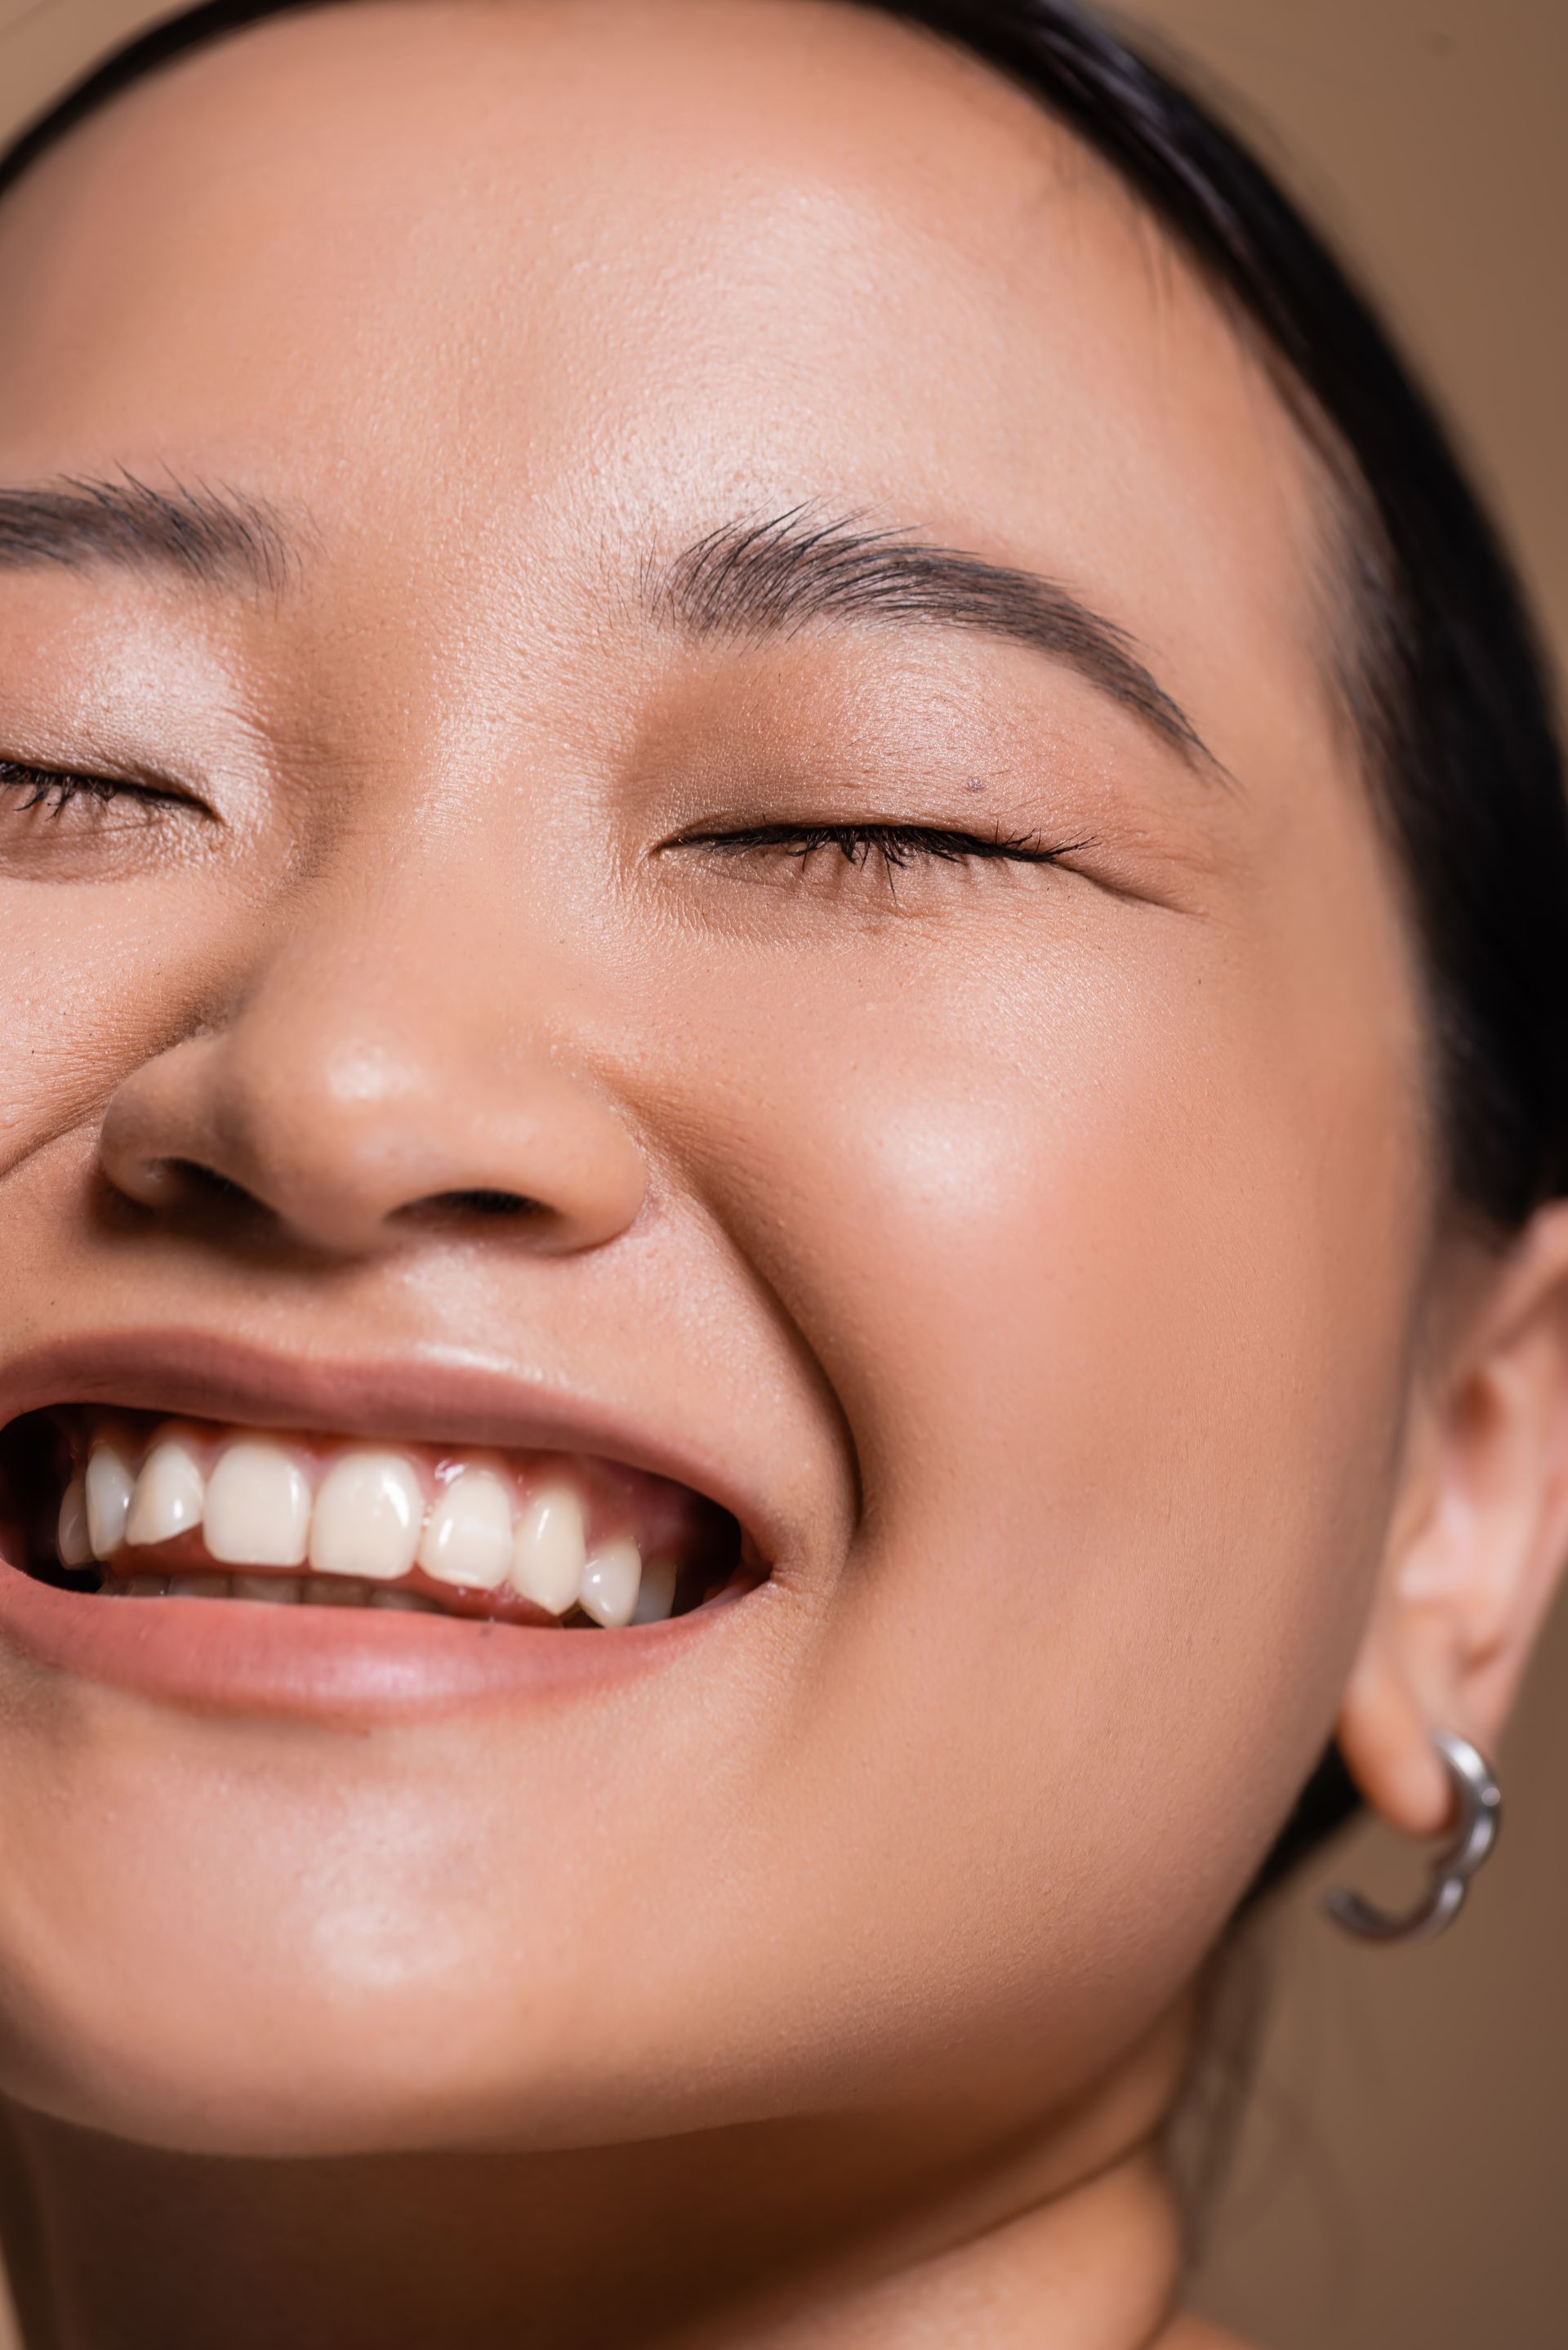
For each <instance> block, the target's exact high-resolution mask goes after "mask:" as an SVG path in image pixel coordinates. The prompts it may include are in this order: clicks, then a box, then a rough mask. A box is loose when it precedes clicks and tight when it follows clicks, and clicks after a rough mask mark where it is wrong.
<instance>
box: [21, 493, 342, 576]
mask: <svg viewBox="0 0 1568 2350" xmlns="http://www.w3.org/2000/svg"><path fill="white" fill-rule="evenodd" d="M294 559H295V558H294V549H293V546H292V545H291V542H290V540H289V538H288V536H287V534H286V532H285V530H284V528H283V525H282V524H281V523H280V522H279V520H278V518H277V516H276V515H275V514H274V513H273V512H272V510H271V508H270V507H269V506H267V505H265V504H264V503H263V502H262V501H261V500H260V499H257V498H252V497H247V496H245V495H244V494H242V493H241V492H239V491H236V490H232V489H228V488H222V487H213V486H212V485H211V484H206V483H201V484H187V483H184V482H181V481H178V480H175V479H173V478H171V480H170V482H169V483H168V484H167V485H166V486H164V487H161V488H160V487H157V486H155V485H154V484H152V483H151V482H144V481H140V480H139V479H138V478H137V476H136V475H135V474H134V473H121V474H119V476H118V477H117V478H115V479H114V480H112V481H109V480H106V481H92V480H81V479H77V478H76V477H74V476H69V477H67V478H66V479H64V480H62V481H59V482H56V483H51V484H47V485H46V486H44V487H43V488H37V489H32V488H15V489H9V488H0V571H3V570H13V571H19V570H26V569H29V568H31V567H33V566H35V565H37V564H48V563H53V564H58V565H61V566H63V567H65V568H66V569H67V570H70V571H86V570H90V569H93V568H96V567H100V566H109V567H114V568H119V569H121V570H127V571H143V572H145V571H158V570H163V571H172V572H175V573H177V574H180V575H181V576H182V577H185V578H187V579H190V580H192V581H194V582H195V583H196V584H197V585H199V586H202V587H229V586H234V585H235V584H242V585H246V584H248V585H250V586H253V587H262V588H265V589H267V590H268V591H270V592H272V593H274V594H275V593H277V592H278V591H279V590H281V589H282V588H283V587H285V585H286V583H287V580H288V578H289V576H290V574H291V572H292V570H293V567H294Z"/></svg>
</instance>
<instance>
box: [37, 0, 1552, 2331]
mask: <svg viewBox="0 0 1568 2350" xmlns="http://www.w3.org/2000/svg"><path fill="white" fill-rule="evenodd" d="M154 13H157V12H156V11H154V10H152V9H150V8H148V7H147V6H145V5H140V6H139V5H134V0H20V5H18V0H9V5H6V0H0V118H11V119H15V118H16V117H19V116H20V115H22V114H24V113H26V112H28V111H30V110H31V109H32V108H33V107H34V106H36V105H37V104H39V103H41V102H42V100H43V99H45V98H46V97H47V95H48V94H49V92H50V91H51V90H52V89H53V88H55V87H57V84H58V82H59V80H60V79H61V78H62V77H63V76H64V75H65V74H67V73H68V72H71V71H74V70H75V69H76V68H78V66H79V65H80V64H81V63H82V62H84V61H85V60H86V59H87V58H88V57H89V56H90V55H91V54H92V53H93V51H94V50H95V49H96V48H98V47H102V46H104V45H105V44H106V43H107V42H108V41H109V40H110V39H111V38H113V37H114V36H117V35H118V34H119V32H121V31H122V30H124V29H126V28H128V27H129V26H131V25H132V24H134V23H136V22H137V21H139V20H141V19H143V18H147V17H150V16H151V15H153V14H154ZM1130 13H1131V14H1132V15H1133V16H1136V17H1138V18H1141V19H1142V20H1143V21H1144V22H1145V23H1146V24H1147V25H1149V26H1154V27H1156V28H1158V32H1159V33H1160V35H1161V36H1167V37H1168V38H1170V39H1172V40H1174V41H1176V42H1179V44H1180V45H1181V46H1182V47H1184V48H1185V50H1186V51H1187V52H1188V54H1189V57H1193V58H1195V59H1197V60H1199V63H1200V65H1201V68H1202V69H1203V71H1204V73H1205V75H1206V76H1207V77H1208V78H1210V80H1211V81H1212V82H1214V83H1215V84H1217V86H1218V87H1219V88H1220V89H1221V90H1225V91H1229V92H1230V93H1231V97H1232V99H1233V100H1234V102H1235V110H1237V111H1238V112H1240V114H1241V117H1242V119H1243V120H1245V121H1246V123H1247V124H1248V126H1249V128H1250V129H1251V132H1252V134H1253V136H1254V138H1256V139H1257V140H1259V141H1260V143H1261V144H1262V146H1263V147H1264V148H1265V150H1266V151H1268V152H1269V153H1271V154H1272V157H1273V158H1274V160H1275V161H1277V162H1279V163H1280V164H1282V167H1283V168H1284V170H1285V171H1286V172H1287V174H1288V175H1289V176H1290V177H1291V178H1293V180H1294V182H1295V183H1296V184H1297V186H1298V187H1299V188H1300V189H1301V190H1303V192H1305V194H1306V195H1307V196H1308V198H1309V199H1310V200H1311V202H1312V203H1314V205H1315V207H1316V209H1317V211H1318V213H1319V214H1320V215H1321V216H1323V217H1324V218H1326V219H1327V221H1328V222H1329V223H1330V224H1331V225H1332V226H1333V227H1334V229H1335V230H1336V231H1337V233H1338V234H1339V235H1340V238H1341V240H1342V242H1343V243H1345V244H1346V245H1348V246H1349V247H1350V248H1351V249H1352V250H1353V251H1354V252H1355V254H1356V255H1357V256H1358V257H1359V259H1360V261H1361V263H1362V265H1363V267H1364V269H1365V270H1366V273H1367V274H1368V275H1369V276H1370V277H1371V278H1372V280H1373V281H1374V283H1375V284H1376V286H1377V287H1378V289H1379V290H1380V292H1381V293H1382V295H1383V297H1384V299H1385V302H1386V306H1387V307H1389V308H1390V309H1391V311H1392V312H1393V314H1394V316H1395V317H1396V318H1397V321H1398V323H1399V325H1400V326H1401V328H1403V329H1404V331H1405V334H1406V336H1407V339H1408V340H1409V342H1410V343H1411V344H1413V346H1414V347H1415V348H1416V349H1417V352H1418V353H1419V354H1420V355H1421V357H1422V358H1423V359H1424V360H1425V361H1426V363H1427V366H1428V370H1429V372H1430V373H1431V374H1432V376H1433V377H1434V378H1435V379H1436V380H1437V382H1438V386H1439V388H1440V389H1441V391H1442V393H1443V395H1444V396H1445V398H1446V400H1447V401H1448V403H1449V409H1450V411H1451V412H1452V413H1453V415H1454V416H1455V417H1456V418H1457V419H1458V421H1459V424H1460V426H1461V429H1462V431H1463V432H1464V433H1465V435H1466V437H1467V439H1468V440H1469V443H1470V445H1471V447H1472V449H1473V450H1474V452H1475V453H1476V456H1477V460H1478V463H1479V465H1480V470H1481V472H1482V473H1483V475H1484V476H1485V477H1486V478H1487V480H1488V481H1489V482H1490V484H1491V485H1492V488H1493V490H1494V492H1495V494H1496V497H1497V499H1498V502H1499V504H1500V505H1501V509H1502V512H1503V514H1504V515H1505V517H1506V518H1507V520H1508V521H1509V523H1510V524H1511V526H1512V529H1513V531H1514V534H1515V537H1516V540H1517V543H1518V545H1519V546H1520V548H1521V553H1522V556H1523V559H1524V562H1525V566H1526V568H1527V570H1528V572H1529V574H1530V576H1531V577H1532V580H1533V581H1534V584H1535V586H1536V588H1537V590H1538V592H1539V594H1540V596H1541V598H1542V604H1543V607H1544V609H1545V611H1546V614H1547V617H1548V619H1549V621H1550V623H1551V625H1552V630H1553V633H1554V636H1555V639H1556V641H1557V643H1558V644H1559V645H1563V644H1565V643H1568V460H1565V458H1564V453H1563V449H1564V442H1563V422H1564V419H1563V404H1564V393H1565V391H1568V306H1565V304H1564V300H1563V275H1562V268H1561V258H1560V256H1561V248H1562V245H1563V237H1564V231H1565V228H1568V135H1565V132H1568V125H1565V123H1564V101H1565V98H1568V0H1141V5H1137V6H1136V7H1134V8H1133V9H1132V10H1131V11H1130ZM1565 1693H1568V1618H1565V1617H1563V1615H1562V1614H1560V1616H1559V1619H1558V1627H1557V1631H1556V1634H1555V1637H1554V1638H1552V1640H1551V1641H1550V1642H1549V1643H1548V1647H1547V1650H1546V1653H1545V1654H1544V1655H1543V1657H1542V1659H1541V1662H1540V1665H1539V1668H1538V1669H1537V1671H1536V1674H1535V1676H1534V1679H1533V1681H1532V1686H1531V1688H1530V1690H1529V1692H1528V1695H1527V1700H1526V1703H1525V1705H1524V1707H1523V1710H1522V1713H1521V1720H1520V1721H1519V1725H1518V1728H1517V1731H1516V1732H1515V1734H1514V1736H1513V1738H1512V1739H1511V1742H1510V1746H1509V1750H1508V1753H1507V1756H1506V1758H1505V1773H1504V1776H1505V1784H1506V1787H1507V1791H1508V1794H1509V1798H1510V1811H1509V1817H1508V1831H1507V1835H1506V1838H1505V1841H1504V1844H1503V1846H1502V1849H1501V1855H1500V1857H1499V1859H1498V1860H1497V1862H1496V1864H1495V1865H1494V1866H1493V1867H1492V1868H1491V1869H1490V1871H1489V1873H1488V1876H1487V1877H1486V1879H1485V1881H1484V1883H1483V1885H1482V1887H1481V1888H1480V1891H1479V1893H1478V1897H1477V1900H1476V1903H1475V1905H1474V1908H1473V1911H1472V1912H1471V1914H1470V1915H1469V1916H1467V1918H1466V1919H1465V1920H1464V1922H1463V1925H1462V1927H1461V1928H1460V1929H1459V1931H1458V1932H1457V1933H1456V1934H1455V1935H1453V1936H1452V1937H1450V1939H1449V1940H1448V1941H1447V1942H1445V1943H1443V1944H1441V1945H1439V1946H1437V1947H1435V1948H1433V1949H1431V1950H1421V1951H1417V1952H1412V1953H1409V1954H1404V1955H1397V1954H1393V1953H1384V1952H1372V1953H1368V1952H1365V1951H1361V1950H1352V1949H1351V1948H1349V1947H1348V1946H1346V1945H1344V1944H1341V1943H1339V1942H1338V1941H1336V1940H1335V1939H1334V1938H1332V1937H1331V1936H1330V1934H1329V1933H1328V1931H1327V1930H1326V1929H1323V1928H1321V1927H1320V1926H1319V1924H1318V1922H1317V1920H1316V1918H1314V1915H1313V1900H1314V1891H1315V1887H1314V1885H1304V1886H1303V1887H1302V1888H1301V1889H1300V1891H1299V1892H1298V1893H1297V1894H1296V1895H1294V1896H1293V1898H1292V1901H1291V1903H1290V1905H1289V1909H1288V1914H1287V1915H1286V1917H1285V1918H1283V1920H1282V1926H1281V1929H1280V1933H1279V1948H1278V1950H1277V1951H1276V1952H1275V1953H1273V1955H1272V1963H1273V1965H1274V1967H1275V1970H1276V1976H1277V1986H1276V1993H1275V1998H1274V2002H1273V2008H1272V2022H1271V2024H1270V2026H1269V2029H1268V2032H1267V2033H1266V2036H1265V2041H1264V2045H1263V2049H1262V2056H1261V2060H1260V2067H1259V2073H1258V2078H1257V2083H1256V2086H1255V2091H1254V2095H1253V2096H1252V2100H1251V2110H1250V2116H1249V2119H1248V2122H1247V2126H1246V2129H1245V2132H1244V2136H1243V2144H1242V2150H1241V2160H1240V2163H1239V2167H1238V2169H1237V2172H1236V2174H1235V2177H1234V2178H1233V2180H1232V2183H1231V2187H1230V2189H1229V2190H1228V2191H1227V2193H1226V2194H1225V2195H1224V2197H1223V2198H1222V2199H1220V2205H1219V2207H1218V2209H1217V2210H1216V2212H1215V2214H1214V2220H1213V2228H1212V2233H1213V2237H1214V2241H1215V2244H1216V2250H1215V2251H1214V2252H1213V2253H1212V2255H1211V2256H1210V2260H1209V2261H1208V2262H1207V2264H1206V2266H1205V2269H1204V2271H1203V2273H1202V2277H1201V2281H1200V2282H1201V2293H1202V2297H1203V2300H1204V2302H1205V2304H1206V2305H1207V2306H1208V2307H1209V2308H1210V2309H1211V2311H1212V2312H1213V2313H1214V2314H1216V2315H1218V2316H1221V2317H1224V2318H1226V2319H1228V2320H1229V2321H1230V2322H1231V2324H1236V2325H1238V2326H1239V2327H1241V2329H1242V2330H1243V2331H1245V2332H1247V2333H1249V2334H1252V2335H1255V2337H1256V2338H1257V2339H1258V2340H1259V2341H1260V2342H1261V2343H1263V2344H1266V2345H1268V2350H1328V2345H1333V2350H1417V2345H1418V2350H1563V2344H1564V2343H1565V2342H1568V2227H1565V2226H1564V2224H1563V2200H1564V2194H1565V2190H1568V1866H1564V1858H1563V1854H1564V1847H1565V1846H1568V1705H1565V1704H1564V1702H1563V1698H1564V1695H1565ZM1375 1845H1376V1840H1374V1846H1375ZM1395 1866H1396V1863H1395V1861H1394V1860H1393V1859H1392V1858H1391V1857H1390V1856H1388V1855H1386V1853H1384V1852H1383V1851H1382V1850H1381V1849H1378V1848H1369V1847H1368V1845H1367V1840H1366V1838H1363V1839H1361V1841H1360V1843H1359V1844H1358V1846H1356V1847H1355V1849H1354V1850H1353V1851H1352V1852H1351V1853H1350V1854H1348V1855H1346V1856H1336V1867H1337V1868H1338V1869H1342V1870H1351V1869H1354V1871H1355V1873H1356V1875H1357V1876H1358V1877H1361V1878H1363V1879H1365V1880H1366V1881H1367V1882H1369V1883H1373V1884H1376V1882H1378V1881H1379V1877H1380V1874H1381V1877H1382V1881H1385V1882H1386V1881H1388V1877H1389V1872H1390V1871H1391V1870H1393V1869H1394V1868H1395ZM3 2337H4V2324H3V2319H0V2350H5V2343H4V2338H3Z"/></svg>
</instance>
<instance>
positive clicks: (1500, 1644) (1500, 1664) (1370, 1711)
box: [1339, 1202, 1568, 1835]
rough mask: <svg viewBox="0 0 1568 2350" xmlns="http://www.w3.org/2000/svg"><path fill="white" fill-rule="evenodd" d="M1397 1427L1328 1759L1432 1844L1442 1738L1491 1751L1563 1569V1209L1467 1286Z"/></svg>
mask: <svg viewBox="0 0 1568 2350" xmlns="http://www.w3.org/2000/svg"><path fill="white" fill-rule="evenodd" d="M1466 1286H1467V1292H1468V1295H1467V1304H1466V1306H1465V1309H1464V1312H1463V1314H1462V1315H1460V1316H1459V1325H1460V1326H1459V1335H1458V1336H1450V1337H1449V1341H1448V1343H1447V1344H1446V1345H1445V1346H1444V1347H1442V1348H1441V1349H1440V1355H1441V1360H1440V1361H1439V1362H1438V1363H1437V1364H1435V1365H1434V1367H1433V1368H1432V1370H1431V1372H1430V1373H1429V1375H1428V1385H1427V1388H1426V1389H1425V1391H1424V1392H1423V1393H1422V1394H1421V1396H1420V1397H1419V1398H1418V1399H1417V1403H1416V1405H1415V1407H1414V1410H1413V1414H1412V1421H1411V1427H1410V1430H1409V1436H1408V1441H1407V1457H1406V1462H1405V1471H1404V1476H1403V1482H1402V1485H1401V1490H1400V1494H1399V1498H1398V1501H1397V1504H1396V1508H1395V1512H1394V1516H1393V1520H1392V1523H1391V1526H1390V1531H1389V1539H1388V1544H1387V1548H1386V1555H1385V1559H1384V1564H1383V1568H1382V1573H1381V1575H1380V1579H1379V1584H1378V1589H1377V1594H1376V1599H1375V1602H1374V1605H1373V1610H1372V1615H1371V1617H1370V1619H1369V1621H1368V1624H1367V1627H1366V1635H1365V1637H1364V1638H1363V1641H1362V1646H1361V1649H1360V1652H1359V1654H1358V1656H1357V1658H1356V1661H1355V1667H1354V1668H1353V1669H1352V1672H1351V1676H1350V1680H1349V1683H1348V1686H1347V1688H1346V1690H1345V1700H1344V1704H1343V1708H1342V1710H1341V1714H1340V1720H1339V1743H1340V1751H1341V1752H1342V1753H1343V1754H1344V1756H1345V1763H1346V1764H1347V1766H1348V1767H1349V1770H1350V1772H1351V1774H1352V1776H1353V1777H1354V1778H1355V1781H1356V1783H1357V1784H1358V1785H1359V1787H1360V1788H1361V1791H1362V1794H1364V1795H1365V1796H1366V1800H1367V1802H1368V1803H1369V1804H1371V1805H1372V1807H1373V1809H1374V1810H1375V1811H1376V1812H1377V1813H1378V1814H1380V1815H1381V1816H1382V1817H1383V1818H1384V1819H1385V1820H1386V1821H1387V1822H1388V1824H1389V1825H1390V1826H1392V1827H1397V1828H1399V1829H1402V1830H1404V1831H1405V1833H1406V1834H1407V1835H1438V1834H1439V1833H1440V1832H1441V1830H1442V1829H1443V1828H1444V1827H1445V1826H1446V1825H1447V1824H1448V1818H1449V1810H1450V1794H1449V1784H1448V1779H1447V1774H1446V1773H1445V1772H1444V1770H1443V1767H1442V1764H1441V1763H1439V1761H1438V1757H1437V1755H1436V1754H1435V1753H1434V1752H1433V1750H1432V1745H1431V1733H1432V1731H1435V1730H1456V1731H1459V1733H1460V1734H1461V1735H1462V1736H1464V1737H1466V1738H1468V1739H1469V1740H1470V1741H1471V1742H1473V1743H1474V1744H1475V1745H1477V1746H1479V1747H1480V1749H1481V1751H1482V1752H1483V1753H1488V1754H1490V1753H1494V1752H1496V1748H1497V1742H1498V1740H1499V1738H1500V1736H1501V1732H1502V1729H1503V1725H1504V1723H1505V1721H1507V1718H1508V1714H1509V1710H1510V1708H1511V1705H1512V1702H1513V1699H1514V1696H1515V1693H1516V1691H1517V1690H1518V1688H1519V1684H1520V1680H1521V1677H1522V1675H1523V1672H1524V1668H1525V1665H1526V1664H1527V1662H1528V1661H1529V1658H1530V1653H1531V1649H1532V1647H1533V1645H1534V1641H1535V1638H1536V1635H1537V1633H1538V1631H1539V1630H1540V1627H1541V1624H1542V1619H1543V1617H1544V1616H1545V1614H1546V1610H1547V1607H1548V1606H1549V1604H1550V1602H1551V1599H1552V1593H1553V1591H1554V1590H1555V1588H1556V1586H1557V1581H1558V1577H1559V1575H1560V1573H1561V1571H1562V1568H1563V1562H1564V1558H1565V1557H1568V1202H1564V1203H1561V1204H1555V1203H1554V1204H1553V1205H1552V1206H1551V1207H1549V1208H1545V1209H1542V1211H1540V1213H1539V1214H1537V1215H1536V1216H1535V1217H1534V1218H1533V1219H1532V1222H1531V1223H1530V1224H1529V1225H1528V1226H1527V1227H1526V1229H1525V1231H1524V1232H1523V1234H1522V1235H1521V1238H1520V1239H1519V1240H1518V1241H1517V1242H1516V1243H1514V1244H1513V1245H1512V1246H1511V1248H1510V1249H1509V1251H1508V1253H1507V1254H1506V1255H1505V1256H1503V1257H1502V1258H1501V1259H1499V1258H1496V1257H1493V1258H1492V1259H1490V1263H1489V1265H1488V1267H1487V1270H1486V1272H1485V1273H1484V1274H1481V1275H1480V1276H1479V1277H1476V1278H1475V1279H1474V1281H1473V1284H1469V1283H1467V1284H1466Z"/></svg>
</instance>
